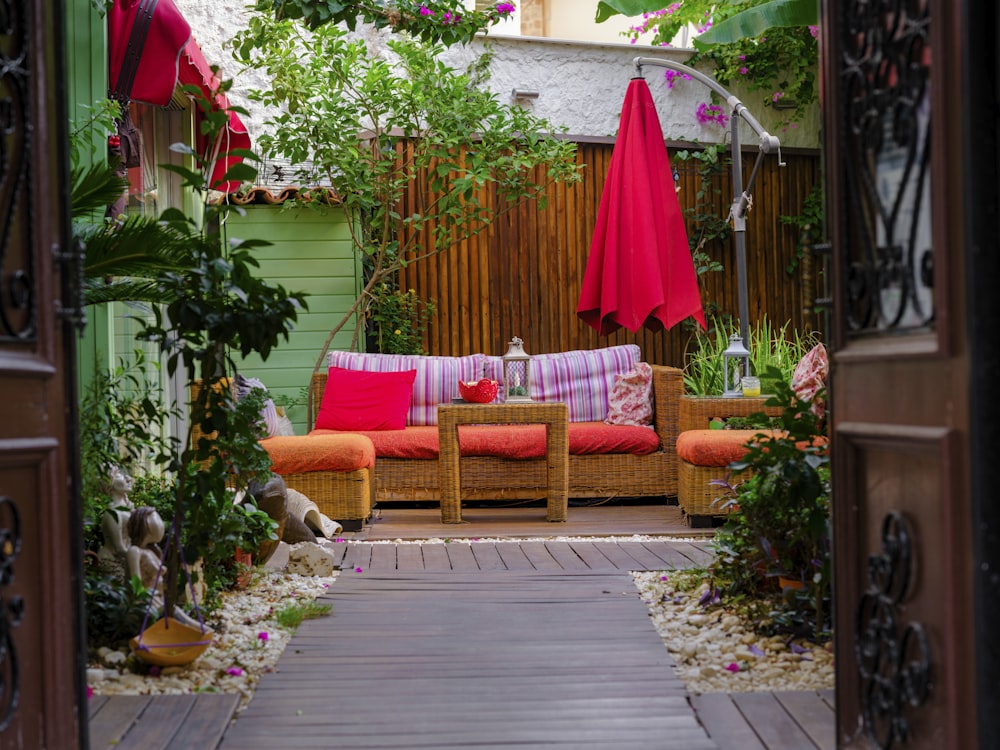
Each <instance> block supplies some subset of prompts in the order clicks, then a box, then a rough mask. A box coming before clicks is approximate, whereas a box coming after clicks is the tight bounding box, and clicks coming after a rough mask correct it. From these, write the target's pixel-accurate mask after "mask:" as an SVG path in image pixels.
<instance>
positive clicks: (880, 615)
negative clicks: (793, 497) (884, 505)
mask: <svg viewBox="0 0 1000 750" xmlns="http://www.w3.org/2000/svg"><path fill="white" fill-rule="evenodd" d="M911 556H912V549H911V537H910V529H909V525H908V524H907V522H906V519H905V518H904V517H903V515H902V514H901V513H898V512H892V513H889V514H888V515H886V517H885V519H884V520H883V521H882V552H881V554H878V555H872V556H870V557H869V558H868V591H866V592H865V594H864V595H863V596H862V597H861V601H860V602H859V603H858V609H857V613H856V620H855V641H854V654H855V659H856V661H857V665H858V672H859V674H860V676H861V681H862V700H863V718H864V725H865V731H866V733H867V734H868V737H869V739H871V741H872V742H873V743H875V745H876V746H877V747H879V748H882V750H889V748H891V747H892V746H893V744H894V743H897V742H898V743H904V742H906V741H907V740H908V739H909V736H910V722H909V719H908V718H907V717H906V716H905V713H904V712H905V709H906V708H907V706H909V707H911V708H916V707H918V706H921V705H923V703H924V702H925V701H926V700H927V696H928V694H929V693H930V690H931V664H930V646H929V644H928V642H927V633H926V632H925V630H924V628H923V626H922V625H921V624H920V623H916V622H911V623H909V624H907V625H906V626H905V627H904V628H902V631H901V630H900V625H899V623H898V622H897V617H896V610H897V606H898V605H899V604H900V602H902V601H903V600H904V599H905V598H906V596H907V594H908V592H909V589H910V578H911V572H912V557H911Z"/></svg>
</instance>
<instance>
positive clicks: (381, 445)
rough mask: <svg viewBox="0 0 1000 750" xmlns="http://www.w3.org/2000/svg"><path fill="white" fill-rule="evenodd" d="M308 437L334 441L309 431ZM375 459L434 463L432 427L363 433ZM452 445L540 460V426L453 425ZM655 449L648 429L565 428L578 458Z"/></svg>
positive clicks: (434, 431) (481, 452)
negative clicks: (455, 442)
mask: <svg viewBox="0 0 1000 750" xmlns="http://www.w3.org/2000/svg"><path fill="white" fill-rule="evenodd" d="M309 434H310V435H316V436H319V435H337V434H341V433H336V432H331V431H329V430H313V431H312V432H311V433H309ZM360 434H361V435H364V436H365V437H368V438H370V439H371V441H372V443H373V444H374V446H375V455H376V456H378V457H379V458H421V459H435V460H436V459H437V457H438V428H437V425H419V426H410V427H407V428H406V429H405V430H388V431H378V432H375V431H371V432H369V431H364V432H361V433H360ZM458 444H459V449H460V451H461V454H462V455H463V456H495V457H497V458H517V459H521V458H544V457H545V425H540V424H527V425H525V424H517V425H459V428H458ZM659 448H660V439H659V437H658V436H657V435H656V432H654V431H653V430H652V429H650V428H649V427H632V426H623V425H607V424H604V423H603V422H570V424H569V452H570V454H571V455H575V456H583V455H591V454H595V453H632V454H634V455H639V456H642V455H645V454H647V453H655V452H656V451H657V450H659Z"/></svg>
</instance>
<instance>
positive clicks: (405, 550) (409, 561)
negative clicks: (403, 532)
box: [395, 544, 424, 570]
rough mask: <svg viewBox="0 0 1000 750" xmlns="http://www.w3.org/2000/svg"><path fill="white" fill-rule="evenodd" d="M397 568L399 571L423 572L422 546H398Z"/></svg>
mask: <svg viewBox="0 0 1000 750" xmlns="http://www.w3.org/2000/svg"><path fill="white" fill-rule="evenodd" d="M395 546H396V568H397V569H398V570H423V569H424V555H423V552H422V551H421V547H422V546H423V545H420V544H397V545H395Z"/></svg>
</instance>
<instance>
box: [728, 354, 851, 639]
mask: <svg viewBox="0 0 1000 750" xmlns="http://www.w3.org/2000/svg"><path fill="white" fill-rule="evenodd" d="M766 374H767V376H768V377H769V379H771V380H772V382H774V383H775V394H774V396H772V397H771V398H769V399H768V401H767V405H768V406H780V407H781V408H782V415H781V420H780V430H779V431H778V432H777V433H775V434H774V435H771V436H764V435H759V436H758V437H756V438H755V439H754V440H752V441H751V442H750V443H749V444H748V450H747V455H746V457H745V458H744V459H743V460H741V461H738V462H734V463H732V464H730V467H729V468H730V469H731V470H732V471H742V470H744V469H748V468H749V469H751V476H750V478H749V479H747V480H746V481H743V482H741V483H740V484H738V485H736V486H728V485H726V483H725V482H724V481H722V482H718V483H717V484H719V485H721V486H723V487H725V488H726V489H727V490H728V493H727V494H723V496H722V497H721V498H720V500H718V501H716V502H717V503H719V504H720V506H721V507H724V508H727V509H731V510H732V513H730V514H729V516H728V518H727V521H726V525H725V531H724V532H723V533H722V534H720V535H719V537H718V542H717V543H718V548H717V550H718V553H719V554H718V562H717V567H718V568H719V571H720V575H722V576H723V577H724V578H725V579H726V580H728V581H729V582H730V584H729V585H730V589H731V592H733V593H740V594H747V593H751V594H753V593H756V592H758V591H760V590H761V589H762V588H763V587H764V585H765V584H764V581H765V580H766V579H765V578H763V577H762V576H761V574H763V576H783V577H787V578H789V579H791V580H793V581H798V582H800V583H801V584H803V587H804V588H803V589H802V593H801V594H791V593H789V594H788V595H787V596H786V597H785V598H784V599H783V600H782V601H780V602H779V603H778V604H777V605H776V606H775V608H774V610H773V615H774V617H773V623H774V624H775V625H776V626H781V627H784V628H787V629H791V630H794V631H800V634H808V635H810V636H812V637H815V638H817V639H818V638H823V637H826V636H827V635H828V633H829V616H830V612H829V606H828V602H829V599H830V581H831V578H830V574H831V569H830V552H831V549H830V473H829V467H828V462H829V456H828V452H827V444H826V441H825V439H824V435H825V429H824V426H823V423H822V420H821V419H820V418H819V417H817V416H816V415H815V414H813V412H812V411H811V406H812V402H810V401H802V400H800V399H799V398H798V397H797V396H796V395H795V393H794V392H793V391H792V389H791V387H790V386H789V385H788V384H786V383H785V382H783V380H782V379H781V373H780V372H778V371H777V370H774V369H772V370H771V371H770V372H768V373H766ZM818 396H819V397H820V398H822V397H823V392H822V391H821V392H820V394H818Z"/></svg>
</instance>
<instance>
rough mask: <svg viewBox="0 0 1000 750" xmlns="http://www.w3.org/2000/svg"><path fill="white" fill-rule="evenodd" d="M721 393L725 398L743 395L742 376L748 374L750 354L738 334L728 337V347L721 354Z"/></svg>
mask: <svg viewBox="0 0 1000 750" xmlns="http://www.w3.org/2000/svg"><path fill="white" fill-rule="evenodd" d="M722 364H723V367H724V370H723V376H724V382H723V391H722V395H723V396H725V397H726V398H735V397H736V396H742V395H743V376H744V375H749V374H750V352H748V351H747V348H746V347H745V346H743V339H742V338H741V337H740V335H739V334H738V333H734V334H733V335H732V336H730V337H729V347H728V348H727V349H726V351H724V352H723V353H722Z"/></svg>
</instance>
